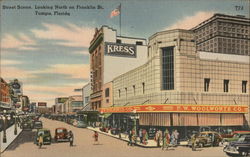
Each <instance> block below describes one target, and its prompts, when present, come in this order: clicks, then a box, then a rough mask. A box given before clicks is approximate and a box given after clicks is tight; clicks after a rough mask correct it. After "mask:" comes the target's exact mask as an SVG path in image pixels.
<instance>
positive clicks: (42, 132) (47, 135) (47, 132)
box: [34, 129, 51, 145]
mask: <svg viewBox="0 0 250 157" xmlns="http://www.w3.org/2000/svg"><path fill="white" fill-rule="evenodd" d="M40 135H42V137H43V144H49V145H50V144H51V134H50V130H49V129H38V130H37V132H36V135H35V141H34V143H35V144H37V145H38V139H39V136H40Z"/></svg>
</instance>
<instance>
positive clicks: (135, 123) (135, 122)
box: [130, 109, 140, 142]
mask: <svg viewBox="0 0 250 157" xmlns="http://www.w3.org/2000/svg"><path fill="white" fill-rule="evenodd" d="M132 112H133V114H132V115H131V116H130V118H131V119H132V120H133V121H134V130H135V137H137V120H138V119H139V118H140V117H139V115H138V114H136V109H134V110H133V111H132ZM135 142H136V141H135Z"/></svg>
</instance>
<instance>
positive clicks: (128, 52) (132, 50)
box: [105, 42, 136, 58]
mask: <svg viewBox="0 0 250 157" xmlns="http://www.w3.org/2000/svg"><path fill="white" fill-rule="evenodd" d="M105 55H109V56H118V57H133V58H136V45H132V44H118V43H110V42H105Z"/></svg>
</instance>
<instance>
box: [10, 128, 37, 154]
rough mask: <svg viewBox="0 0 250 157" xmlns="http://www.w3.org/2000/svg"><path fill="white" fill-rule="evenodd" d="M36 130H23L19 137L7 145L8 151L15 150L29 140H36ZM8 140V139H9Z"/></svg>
mask: <svg viewBox="0 0 250 157" xmlns="http://www.w3.org/2000/svg"><path fill="white" fill-rule="evenodd" d="M35 133H36V132H35V131H22V132H21V133H20V134H19V135H18V137H17V138H16V139H15V140H14V141H13V142H12V143H11V144H10V145H9V146H8V147H7V149H6V151H13V150H15V149H16V148H17V147H18V146H19V145H21V144H24V143H28V142H32V143H33V142H34V137H35ZM7 140H8V139H7Z"/></svg>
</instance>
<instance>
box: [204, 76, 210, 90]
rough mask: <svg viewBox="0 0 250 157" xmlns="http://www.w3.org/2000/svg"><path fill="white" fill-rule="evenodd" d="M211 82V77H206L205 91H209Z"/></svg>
mask: <svg viewBox="0 0 250 157" xmlns="http://www.w3.org/2000/svg"><path fill="white" fill-rule="evenodd" d="M209 83H210V78H205V79H204V91H205V92H208V90H209Z"/></svg>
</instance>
